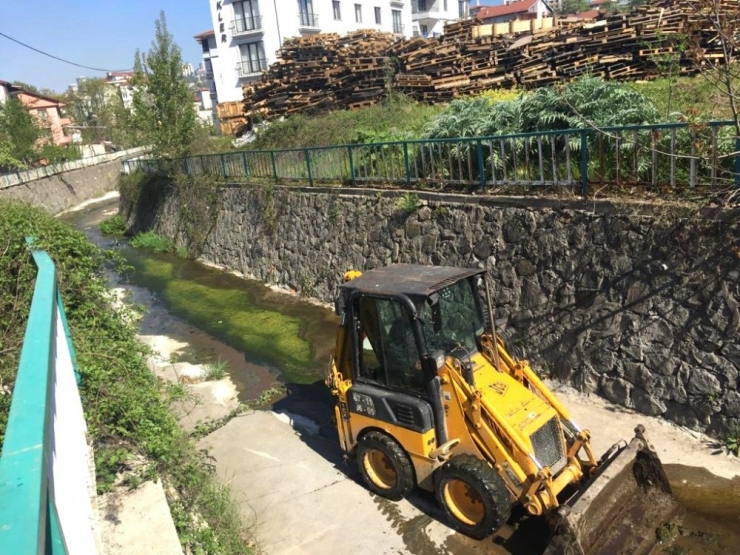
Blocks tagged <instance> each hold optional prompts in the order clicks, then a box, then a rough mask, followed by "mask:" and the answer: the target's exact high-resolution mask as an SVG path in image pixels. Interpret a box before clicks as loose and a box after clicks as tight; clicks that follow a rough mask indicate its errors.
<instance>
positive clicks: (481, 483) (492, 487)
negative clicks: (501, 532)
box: [435, 455, 511, 540]
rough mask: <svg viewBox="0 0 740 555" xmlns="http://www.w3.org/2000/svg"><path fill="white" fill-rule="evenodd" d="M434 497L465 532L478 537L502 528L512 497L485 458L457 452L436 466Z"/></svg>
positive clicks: (509, 513)
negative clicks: (435, 495)
mask: <svg viewBox="0 0 740 555" xmlns="http://www.w3.org/2000/svg"><path fill="white" fill-rule="evenodd" d="M435 489H436V494H437V501H439V504H440V505H441V506H442V508H443V509H444V511H445V513H447V516H448V518H450V520H452V521H453V523H454V524H455V526H456V527H457V528H458V529H459V530H460V531H461V532H462V533H464V534H467V535H468V536H470V537H471V538H475V539H477V540H481V539H483V538H485V537H486V536H489V535H491V534H493V533H494V532H496V531H497V530H498V529H499V528H501V527H502V526H503V525H504V524H506V521H507V520H509V516H511V499H510V497H509V491H508V490H507V489H506V486H505V485H504V481H503V480H502V479H501V477H500V476H499V475H498V474H497V473H496V471H495V470H494V469H493V468H491V467H490V466H489V465H488V464H487V463H486V462H485V461H483V460H481V459H479V458H478V457H475V456H473V455H460V456H457V457H454V458H453V459H451V460H450V461H449V462H448V463H447V464H445V465H444V466H443V467H441V468H440V469H439V470H437V476H436V479H435Z"/></svg>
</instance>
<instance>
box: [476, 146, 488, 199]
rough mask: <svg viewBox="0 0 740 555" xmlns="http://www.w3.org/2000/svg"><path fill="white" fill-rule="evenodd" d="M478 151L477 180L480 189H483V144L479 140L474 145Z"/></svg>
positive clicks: (484, 174) (484, 183)
mask: <svg viewBox="0 0 740 555" xmlns="http://www.w3.org/2000/svg"><path fill="white" fill-rule="evenodd" d="M476 147H477V149H478V179H479V180H480V188H481V189H483V188H484V187H485V186H486V169H485V167H484V166H483V143H482V142H481V140H480V139H478V142H477V144H476Z"/></svg>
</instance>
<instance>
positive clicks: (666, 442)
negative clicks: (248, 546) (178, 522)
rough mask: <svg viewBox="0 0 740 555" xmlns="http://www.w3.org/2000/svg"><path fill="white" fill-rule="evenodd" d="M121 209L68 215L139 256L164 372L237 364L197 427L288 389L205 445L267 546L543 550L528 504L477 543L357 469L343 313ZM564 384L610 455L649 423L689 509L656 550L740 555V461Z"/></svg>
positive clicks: (192, 423) (570, 402) (133, 291)
mask: <svg viewBox="0 0 740 555" xmlns="http://www.w3.org/2000/svg"><path fill="white" fill-rule="evenodd" d="M116 207H117V200H108V201H105V202H101V203H98V204H94V205H91V206H89V207H86V208H84V209H82V210H79V211H76V212H71V213H68V214H67V215H65V216H63V218H64V219H65V220H67V221H68V222H70V223H72V224H73V225H75V226H76V227H78V228H79V229H81V230H83V231H84V232H85V233H86V234H87V235H88V237H89V238H90V239H91V240H92V241H94V242H96V243H98V244H99V245H101V246H102V247H104V248H114V249H118V250H119V251H120V252H121V254H123V255H124V256H125V257H126V258H127V260H128V261H129V263H130V264H131V266H132V268H133V269H132V270H131V271H129V272H127V273H126V274H125V275H122V276H117V277H116V278H115V279H116V280H117V281H118V285H120V287H122V288H123V289H125V290H126V291H127V292H128V293H127V295H128V297H127V302H132V303H134V304H136V305H139V306H141V307H142V308H143V317H142V319H141V321H140V328H141V335H142V339H143V340H144V341H145V342H147V343H148V344H149V345H151V346H152V347H153V348H154V349H155V350H156V351H158V352H159V355H158V358H156V359H155V362H154V363H153V365H152V367H153V370H154V371H156V372H157V373H159V374H160V375H161V376H162V377H163V378H166V379H172V380H179V381H183V382H186V383H188V382H193V381H195V382H197V381H199V380H198V379H197V373H196V374H193V372H192V367H193V366H198V365H202V364H203V363H204V362H208V361H211V362H213V361H221V362H222V363H225V364H226V366H227V368H228V370H227V373H228V376H227V377H226V378H224V379H222V380H218V381H215V382H203V383H188V385H187V387H188V388H190V389H191V391H192V392H193V393H194V394H195V395H196V397H197V398H198V399H200V402H198V403H191V404H190V405H188V406H181V407H179V410H180V411H181V414H182V421H183V425H184V426H186V427H187V428H190V429H193V428H195V427H196V426H197V425H199V424H202V423H204V422H207V421H208V420H214V419H218V418H222V417H224V416H225V415H227V414H228V413H229V412H230V411H231V410H233V408H235V407H237V406H238V404H239V402H240V401H242V402H246V401H248V400H250V399H257V398H258V397H259V396H260V395H261V394H262V392H264V391H265V390H268V389H271V388H275V387H280V388H284V390H285V393H284V394H282V395H281V396H279V397H277V398H274V399H273V400H272V401H271V402H270V404H269V405H268V406H265V407H263V410H257V411H249V412H246V413H245V414H242V415H240V416H237V417H235V418H233V419H231V420H230V421H228V422H227V423H225V425H223V426H222V427H220V428H218V429H216V430H215V431H213V432H212V433H210V434H209V435H207V436H205V437H204V438H203V439H202V440H201V441H200V445H201V446H202V447H203V448H206V449H208V450H209V453H210V454H211V456H213V457H214V459H215V465H216V471H217V473H218V475H219V476H220V477H221V479H222V480H223V481H224V482H225V483H228V484H229V485H230V486H231V488H232V491H233V493H234V495H235V497H236V499H237V501H238V502H239V503H240V505H241V507H242V509H243V512H244V518H245V519H246V520H247V521H248V522H249V523H250V526H251V529H252V532H253V534H254V537H255V540H256V542H257V544H258V545H259V546H260V548H261V549H262V550H263V551H264V552H265V553H268V554H282V553H286V554H287V553H317V554H318V553H322V554H323V553H337V554H342V553H367V554H381V553H389V554H390V553H412V554H415V555H421V554H438V553H454V554H468V553H511V554H536V553H541V552H542V550H543V548H544V546H545V544H546V541H547V534H548V530H547V527H546V525H545V523H544V520H543V519H538V518H530V517H527V516H525V515H524V514H523V513H522V512H521V511H515V513H514V515H513V516H512V519H511V521H510V522H509V523H508V524H507V525H506V526H505V527H504V529H503V530H502V531H501V532H500V533H499V534H498V535H497V536H496V537H494V538H492V539H488V540H485V541H473V540H471V539H470V538H467V537H465V536H462V535H460V534H457V533H455V532H454V531H453V530H452V529H450V528H449V527H448V526H447V525H446V524H445V519H444V516H443V514H442V512H441V510H440V509H439V508H438V507H437V505H436V503H435V501H434V498H433V496H432V495H430V494H426V493H424V492H414V493H413V494H412V495H411V496H409V498H408V499H407V500H404V501H402V502H400V503H392V502H388V501H386V500H384V499H381V498H378V497H376V496H374V495H372V494H370V493H369V492H368V490H367V489H365V487H364V486H363V485H362V483H361V479H360V475H359V472H358V471H357V468H356V466H355V465H354V464H353V463H346V462H345V461H344V460H343V459H342V456H341V452H340V449H339V445H338V443H337V441H336V432H335V431H334V429H333V426H332V424H331V422H330V417H331V414H332V410H333V409H332V399H331V396H330V394H329V392H328V391H327V389H326V387H325V386H324V385H323V379H324V372H325V368H326V365H327V362H328V359H329V353H330V351H331V349H332V348H333V346H334V333H335V331H336V325H337V319H336V317H335V316H334V315H333V314H332V312H331V311H330V310H329V309H328V308H326V307H322V306H318V305H316V304H311V303H309V302H308V301H305V300H303V299H299V298H297V297H295V296H293V295H290V294H286V293H285V292H276V291H273V290H271V289H270V288H268V287H266V286H265V285H263V284H261V283H258V282H255V281H250V280H246V279H243V278H241V277H239V276H236V275H232V274H230V273H228V272H225V271H222V270H220V269H217V268H212V267H208V266H206V265H203V264H200V263H198V262H194V261H189V260H183V259H180V258H177V257H175V256H173V255H161V254H156V253H152V252H148V251H141V250H134V249H131V248H130V247H128V246H127V245H126V244H125V242H123V241H121V242H118V241H115V240H111V239H109V238H104V237H102V236H101V234H100V233H99V231H98V230H97V224H98V223H99V222H100V221H101V220H103V219H104V218H106V217H108V216H109V215H111V214H112V213H115V211H116ZM193 375H195V376H196V378H192V376H193ZM550 385H551V386H552V387H553V388H554V389H555V390H556V391H557V394H558V395H559V396H560V397H561V399H562V400H563V401H564V402H565V403H566V405H567V406H568V407H569V408H570V409H571V410H572V412H573V414H574V417H575V419H576V421H578V422H579V423H580V424H581V425H582V426H583V427H586V428H588V429H590V430H591V431H592V435H593V436H594V447H595V451H596V452H597V454H601V453H602V452H604V451H605V450H606V449H607V448H608V447H609V446H610V445H612V444H613V443H615V442H617V441H618V440H620V439H629V438H631V436H632V433H633V432H632V431H633V429H634V427H635V426H636V425H637V424H639V423H642V424H644V425H645V427H646V428H647V433H648V436H649V437H650V439H651V441H652V442H653V443H654V444H655V446H656V448H657V450H658V452H659V455H660V457H661V459H662V460H663V462H664V464H665V465H666V470H667V473H668V476H669V479H670V481H671V484H672V487H673V489H674V492H675V494H676V496H677V498H678V499H679V500H680V501H681V502H682V503H683V505H684V506H685V511H684V514H683V516H682V517H681V518H680V519H679V521H677V523H675V525H671V526H667V527H665V529H664V530H663V529H662V530H660V531H656V533H660V534H661V536H662V537H664V538H665V540H666V541H665V542H664V543H663V544H662V545H659V546H658V547H657V548H656V549H655V551H654V553H666V554H670V555H680V554H688V553H716V554H731V553H732V554H735V553H737V552H738V545H740V463H738V460H737V459H736V458H734V457H731V456H728V455H727V454H726V453H724V451H723V449H722V448H721V446H719V445H717V444H715V443H714V442H713V441H712V440H711V439H710V438H707V437H706V436H703V435H701V434H698V433H696V432H691V431H688V430H686V429H683V428H680V427H678V426H676V425H674V424H672V423H669V422H667V421H665V420H660V419H656V418H651V417H647V416H644V415H641V414H637V413H634V412H633V411H630V410H628V409H624V408H621V407H617V406H614V405H611V404H610V403H608V402H606V401H604V400H602V399H600V398H597V397H594V396H587V395H583V394H581V393H578V392H576V391H575V390H573V389H572V388H569V387H567V386H565V385H561V384H550Z"/></svg>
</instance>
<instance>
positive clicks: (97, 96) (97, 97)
mask: <svg viewBox="0 0 740 555" xmlns="http://www.w3.org/2000/svg"><path fill="white" fill-rule="evenodd" d="M64 101H65V102H66V104H67V106H66V111H67V113H68V114H69V115H70V117H71V118H72V119H73V120H74V121H75V123H77V124H78V125H80V126H81V127H82V136H83V139H84V140H85V141H86V142H100V141H112V140H113V135H114V128H115V126H116V125H117V124H118V123H119V122H118V121H117V120H116V109H117V107H118V105H121V106H123V102H122V100H121V96H120V94H119V93H118V91H117V90H116V89H115V87H113V86H112V85H109V84H108V83H106V82H105V80H104V79H85V80H84V81H81V82H80V84H79V86H78V87H77V90H76V91H73V90H69V91H67V93H65V95H64Z"/></svg>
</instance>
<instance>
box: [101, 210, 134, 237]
mask: <svg viewBox="0 0 740 555" xmlns="http://www.w3.org/2000/svg"><path fill="white" fill-rule="evenodd" d="M98 229H99V230H100V232H101V233H102V234H103V235H115V236H118V237H120V236H122V235H125V234H126V229H127V227H126V220H124V219H123V216H120V215H115V216H111V217H110V218H108V219H107V220H103V221H102V222H100V223H99V224H98Z"/></svg>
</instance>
